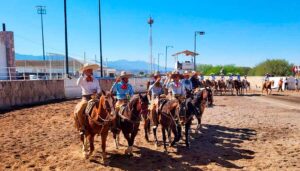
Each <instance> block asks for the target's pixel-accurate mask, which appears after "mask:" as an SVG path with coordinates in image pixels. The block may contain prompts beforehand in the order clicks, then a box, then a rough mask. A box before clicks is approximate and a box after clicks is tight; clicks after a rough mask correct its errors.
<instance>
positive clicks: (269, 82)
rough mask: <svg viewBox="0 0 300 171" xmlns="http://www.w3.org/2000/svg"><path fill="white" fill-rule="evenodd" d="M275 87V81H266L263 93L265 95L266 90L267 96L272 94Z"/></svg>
mask: <svg viewBox="0 0 300 171" xmlns="http://www.w3.org/2000/svg"><path fill="white" fill-rule="evenodd" d="M273 85H274V81H273V80H272V81H265V82H264V83H263V85H262V90H261V93H262V94H263V93H264V90H266V91H267V95H269V94H271V92H272V86H273ZM269 90H270V93H269Z"/></svg>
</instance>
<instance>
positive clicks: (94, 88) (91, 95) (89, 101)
mask: <svg viewBox="0 0 300 171" xmlns="http://www.w3.org/2000/svg"><path fill="white" fill-rule="evenodd" d="M98 68H99V65H97V64H88V63H86V64H84V65H83V67H82V68H81V69H80V72H82V73H83V74H82V76H80V77H79V78H78V80H77V85H78V86H79V87H80V88H81V92H82V100H81V102H80V103H78V104H77V105H76V107H75V113H76V115H77V117H78V121H79V122H82V123H80V124H78V127H79V128H78V129H79V130H80V134H81V135H83V134H84V131H85V122H86V117H85V114H86V108H87V106H90V107H88V108H91V109H92V107H93V104H95V103H94V102H93V99H96V98H97V96H98V97H99V96H100V92H101V88H100V85H99V81H98V80H97V79H95V78H94V77H93V70H96V69H98Z"/></svg>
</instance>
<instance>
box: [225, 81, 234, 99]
mask: <svg viewBox="0 0 300 171" xmlns="http://www.w3.org/2000/svg"><path fill="white" fill-rule="evenodd" d="M226 89H227V90H228V91H229V92H231V95H233V91H234V85H233V80H226Z"/></svg>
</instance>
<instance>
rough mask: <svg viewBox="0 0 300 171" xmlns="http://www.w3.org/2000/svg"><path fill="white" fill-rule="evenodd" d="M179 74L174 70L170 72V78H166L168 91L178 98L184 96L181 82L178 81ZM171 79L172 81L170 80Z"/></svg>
mask: <svg viewBox="0 0 300 171" xmlns="http://www.w3.org/2000/svg"><path fill="white" fill-rule="evenodd" d="M180 77H181V74H180V73H179V72H178V71H174V72H173V73H172V74H171V78H168V80H167V87H168V88H169V91H170V92H169V93H171V94H172V97H174V98H176V99H178V100H180V99H182V98H184V96H185V89H184V86H183V85H182V83H181V82H180ZM171 79H173V81H171Z"/></svg>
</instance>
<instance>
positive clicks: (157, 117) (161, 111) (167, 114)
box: [149, 98, 180, 152]
mask: <svg viewBox="0 0 300 171" xmlns="http://www.w3.org/2000/svg"><path fill="white" fill-rule="evenodd" d="M149 112H150V116H151V117H150V118H151V119H153V123H155V124H156V125H155V126H154V127H153V134H154V139H155V146H156V147H157V146H158V140H157V134H156V130H157V126H158V124H160V125H161V129H162V136H163V143H164V150H165V152H167V145H166V139H167V137H166V133H167V134H168V139H169V142H170V145H171V146H173V145H175V143H176V142H178V141H179V139H180V136H179V134H178V129H180V128H178V126H179V125H178V123H177V120H178V118H179V116H178V114H179V113H178V112H179V102H178V100H176V99H174V100H169V99H166V98H163V99H159V106H157V108H153V109H151V110H150V111H149ZM171 131H172V132H173V134H174V139H173V141H172V140H171ZM171 141H172V142H171Z"/></svg>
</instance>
